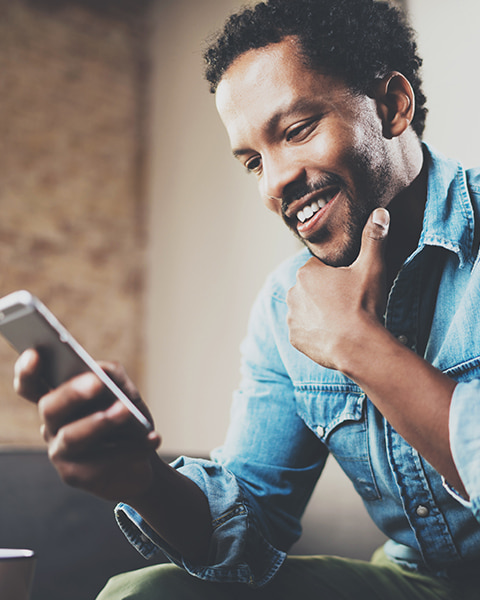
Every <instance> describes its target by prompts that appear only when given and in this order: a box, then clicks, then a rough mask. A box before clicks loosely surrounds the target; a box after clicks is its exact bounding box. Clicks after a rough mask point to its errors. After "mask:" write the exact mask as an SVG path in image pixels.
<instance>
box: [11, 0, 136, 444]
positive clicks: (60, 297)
mask: <svg viewBox="0 0 480 600" xmlns="http://www.w3.org/2000/svg"><path fill="white" fill-rule="evenodd" d="M146 6H147V1H146V0H0V72H1V77H0V154H1V161H0V209H1V213H0V214H1V217H0V264H1V269H0V295H4V294H7V293H9V292H11V291H13V290H15V289H18V288H26V289H29V290H31V291H32V292H34V293H35V294H37V295H39V296H40V298H41V299H42V300H43V301H44V302H45V303H46V304H47V305H48V306H49V307H50V308H51V309H52V310H53V311H54V312H55V313H56V314H57V315H58V317H59V319H60V320H61V321H63V323H64V324H65V325H66V326H67V327H68V328H69V329H70V330H71V332H72V333H73V335H74V336H75V337H77V338H78V340H79V341H80V342H81V343H82V344H84V345H85V347H86V348H88V350H89V351H90V352H91V353H92V355H93V356H94V357H96V358H116V359H118V360H120V361H122V362H123V363H125V365H126V366H127V368H128V370H129V372H131V373H132V376H133V377H134V378H135V379H140V378H141V376H142V372H143V363H142V352H143V347H144V345H143V340H142V339H141V336H142V333H143V328H142V325H141V323H143V310H142V308H143V282H144V247H145V229H144V222H145V221H144V219H145V217H144V210H143V209H144V202H143V193H142V165H141V162H142V147H143V142H142V118H143V117H142V115H143V114H144V111H142V108H143V107H142V103H143V89H144V87H145V64H144V63H145V61H144V52H143V46H144V44H145V42H144V39H145V27H144V21H143V15H144V14H145V10H146ZM15 357H16V355H15V353H14V352H13V350H11V349H10V348H9V347H8V345H7V344H6V343H5V342H4V341H3V340H0V445H37V444H38V445H41V446H42V447H43V445H44V443H43V440H42V439H41V438H40V435H39V432H38V419H37V412H36V410H35V407H33V406H32V405H30V404H28V403H27V402H25V401H21V400H19V399H18V398H17V397H16V395H15V394H14V392H13V389H12V368H13V363H14V359H15Z"/></svg>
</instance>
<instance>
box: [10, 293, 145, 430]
mask: <svg viewBox="0 0 480 600" xmlns="http://www.w3.org/2000/svg"><path fill="white" fill-rule="evenodd" d="M0 333H1V334H2V336H3V337H4V338H5V339H6V340H7V341H8V342H9V343H10V345H11V346H13V348H15V350H17V352H19V353H22V352H23V351H24V350H27V349H28V348H34V349H35V350H38V352H39V353H40V355H41V357H42V360H43V364H44V366H45V381H46V383H47V384H48V385H49V386H50V387H51V388H56V387H58V386H59V385H60V384H61V383H64V382H65V381H68V380H69V379H71V378H72V377H75V376H76V375H80V374H81V373H85V372H87V371H92V372H93V373H95V375H97V377H98V378H99V379H100V380H101V381H102V383H103V384H104V385H105V387H106V388H107V389H108V390H110V392H112V394H113V395H114V396H115V397H116V398H118V400H120V402H122V404H124V405H125V406H126V407H127V408H128V410H129V411H130V412H131V413H132V415H133V416H134V417H135V419H136V420H137V421H138V422H139V423H140V425H141V426H142V427H143V428H144V429H145V430H146V431H147V432H148V431H152V425H151V423H150V422H149V421H148V419H147V418H146V417H145V415H144V414H143V413H142V412H141V411H140V410H139V409H138V408H137V407H136V406H135V404H134V403H133V402H132V401H131V400H130V398H128V396H127V395H126V394H125V393H124V392H123V391H122V390H121V389H120V388H119V387H118V385H117V384H116V383H115V382H114V381H113V379H111V378H110V377H109V376H108V375H107V373H106V372H105V371H104V370H103V369H102V368H101V367H100V366H99V365H98V364H97V363H96V361H95V360H94V359H93V358H92V357H91V356H90V355H89V354H88V353H87V352H86V351H85V350H84V349H83V348H82V346H81V345H80V344H79V343H78V342H77V341H76V340H75V339H74V338H73V337H72V336H71V335H70V333H69V332H68V331H67V330H66V329H65V327H64V326H63V325H62V324H61V323H60V322H59V321H58V319H57V318H56V317H55V316H54V315H53V314H52V313H51V312H50V311H49V310H48V308H47V307H46V306H45V305H44V304H43V303H42V302H40V300H39V299H38V298H36V297H35V296H33V295H32V294H31V293H30V292H27V291H25V290H19V291H17V292H13V293H11V294H8V296H4V297H3V298H0Z"/></svg>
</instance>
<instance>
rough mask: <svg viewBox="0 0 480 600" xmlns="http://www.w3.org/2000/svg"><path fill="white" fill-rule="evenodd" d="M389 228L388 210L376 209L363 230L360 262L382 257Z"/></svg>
mask: <svg viewBox="0 0 480 600" xmlns="http://www.w3.org/2000/svg"><path fill="white" fill-rule="evenodd" d="M389 226H390V213H389V212H388V210H386V209H385V208H376V209H375V210H374V211H373V212H372V214H371V215H370V217H369V218H368V221H367V223H366V224H365V227H364V228H363V233H362V246H361V250H360V255H359V258H360V260H362V261H363V260H366V261H368V262H371V261H373V260H378V258H380V257H381V256H382V254H383V251H384V246H385V242H386V240H387V236H388V228H389Z"/></svg>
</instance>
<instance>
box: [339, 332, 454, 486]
mask: <svg viewBox="0 0 480 600" xmlns="http://www.w3.org/2000/svg"><path fill="white" fill-rule="evenodd" d="M357 335H358V338H357V340H356V343H355V340H354V341H353V343H352V344H350V346H349V350H348V351H347V352H345V353H344V355H343V357H342V359H341V361H340V369H339V370H341V371H342V372H343V373H344V374H345V375H347V376H348V377H350V378H351V379H352V380H353V381H355V382H356V383H357V384H358V385H359V386H360V387H361V388H362V389H363V390H364V391H365V393H366V394H367V395H368V397H369V398H370V400H371V401H372V402H373V403H374V404H375V406H376V407H377V408H378V410H379V411H380V412H381V413H382V414H383V416H384V417H385V418H386V419H387V421H388V422H389V423H390V424H391V425H392V426H393V427H394V428H395V430H396V431H397V432H398V433H399V434H400V435H401V436H402V437H403V438H404V439H405V440H406V441H407V442H408V443H409V444H411V445H412V446H413V447H414V448H415V449H416V450H417V451H418V452H419V453H420V454H421V455H422V456H423V457H424V458H425V459H426V460H427V461H428V462H429V463H430V464H431V465H432V466H433V467H434V468H435V469H436V470H437V471H438V472H439V473H441V474H442V475H444V477H445V478H446V479H447V481H448V482H449V483H450V484H451V485H453V486H454V487H455V488H456V489H457V490H458V491H459V492H461V493H465V491H464V487H463V484H462V482H461V480H460V477H459V475H458V472H457V469H456V467H455V464H454V462H453V458H452V454H451V449H450V440H449V425H448V423H449V411H450V403H451V398H452V394H453V390H454V389H455V385H456V382H455V381H453V380H452V379H450V378H449V377H447V376H446V375H444V374H443V373H442V372H441V371H439V370H437V369H435V368H434V367H433V366H432V365H430V364H429V363H428V362H427V361H425V360H424V359H423V358H421V357H419V356H418V355H416V354H415V353H414V352H412V351H411V350H409V349H408V348H406V347H405V346H404V345H403V344H401V343H400V342H398V341H397V340H396V339H395V338H394V337H393V336H392V335H391V334H390V333H389V332H388V331H387V330H386V329H385V328H384V327H382V326H381V325H380V324H374V325H370V324H369V326H368V331H363V332H362V331H361V330H360V328H359V330H358V333H357ZM355 337H356V336H355ZM355 348H357V350H355Z"/></svg>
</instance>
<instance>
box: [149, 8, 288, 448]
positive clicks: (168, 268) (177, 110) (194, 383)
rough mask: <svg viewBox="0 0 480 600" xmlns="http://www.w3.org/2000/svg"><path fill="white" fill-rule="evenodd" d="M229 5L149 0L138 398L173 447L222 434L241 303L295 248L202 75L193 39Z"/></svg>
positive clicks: (198, 42)
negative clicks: (144, 288) (248, 170)
mask: <svg viewBox="0 0 480 600" xmlns="http://www.w3.org/2000/svg"><path fill="white" fill-rule="evenodd" d="M238 5H239V2H238V0H202V1H201V2H199V1H198V0H175V1H168V0H159V1H158V2H157V3H156V8H155V11H154V13H153V15H152V27H153V30H154V34H153V39H152V47H151V56H152V61H153V70H152V82H151V97H150V104H151V121H150V125H151V126H150V135H151V139H150V146H149V151H148V155H149V175H148V190H149V191H148V196H149V211H150V212H149V215H148V227H149V237H150V243H149V250H148V263H147V278H148V294H147V301H148V308H147V319H146V338H147V371H146V373H147V376H146V381H145V389H144V395H145V397H146V399H147V401H148V403H149V405H150V407H151V408H152V410H153V412H154V415H155V418H156V425H157V429H158V431H159V432H160V433H161V434H162V436H163V439H164V444H163V448H164V449H165V450H168V451H169V452H173V453H175V452H177V451H181V452H190V453H194V454H195V453H197V452H201V453H206V452H208V451H209V450H210V449H211V448H212V447H213V446H215V445H218V444H220V443H221V442H222V441H223V437H224V434H225V429H226V425H227V422H228V413H229V408H230V401H231V395H232V391H233V389H234V388H235V387H236V386H237V384H238V380H239V374H238V368H239V352H238V347H239V344H240V341H241V339H242V338H243V336H244V333H245V330H246V325H247V318H248V313H249V310H250V306H251V303H252V301H253V299H254V297H255V295H256V293H257V291H258V289H259V287H260V286H261V284H262V282H263V280H264V278H265V275H266V274H267V273H268V272H269V271H270V270H271V268H272V267H273V266H275V265H276V264H277V263H278V262H279V261H280V260H281V259H282V258H284V257H286V256H288V255H289V254H291V253H292V252H293V251H294V250H295V249H296V248H297V245H296V244H297V243H296V242H295V240H294V239H293V237H292V236H291V234H289V233H288V231H286V228H285V226H284V225H283V224H282V223H281V221H280V220H279V219H278V218H277V217H275V216H274V215H273V214H270V213H269V212H268V211H267V210H266V209H265V208H264V207H263V205H262V202H261V200H260V197H259V194H258V192H257V189H256V183H255V180H254V178H253V177H251V176H248V175H246V174H245V173H244V172H243V170H242V168H241V167H240V166H239V164H237V161H236V160H234V159H233V157H232V155H231V152H230V147H229V144H228V140H227V136H226V133H225V132H224V130H223V125H222V124H221V122H220V120H219V118H218V116H217V113H216V110H215V104H214V98H213V96H212V95H210V94H209V92H208V86H207V84H206V82H204V81H203V75H202V57H201V47H202V41H203V40H204V38H205V37H206V36H207V35H209V34H210V33H211V32H212V31H214V30H215V29H216V27H217V26H218V25H220V24H221V23H223V21H224V18H225V17H226V15H227V14H229V13H230V12H231V11H232V9H233V8H237V7H238Z"/></svg>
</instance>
